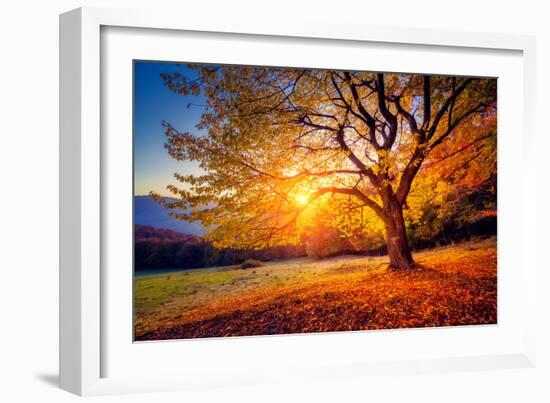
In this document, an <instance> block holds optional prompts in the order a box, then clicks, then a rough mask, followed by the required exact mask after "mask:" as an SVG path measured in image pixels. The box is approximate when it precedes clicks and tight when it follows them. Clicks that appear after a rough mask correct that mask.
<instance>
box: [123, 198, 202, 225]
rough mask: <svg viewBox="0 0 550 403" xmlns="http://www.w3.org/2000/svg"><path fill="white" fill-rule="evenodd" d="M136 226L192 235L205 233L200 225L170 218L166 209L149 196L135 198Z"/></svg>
mask: <svg viewBox="0 0 550 403" xmlns="http://www.w3.org/2000/svg"><path fill="white" fill-rule="evenodd" d="M134 224H140V225H151V226H153V227H155V228H165V229H170V230H173V231H177V232H182V233H185V234H191V235H202V234H203V233H204V228H203V227H202V226H201V225H200V224H199V223H196V222H193V223H190V222H186V221H180V220H176V219H175V218H173V217H170V216H169V215H168V212H167V211H166V209H165V208H164V207H163V206H162V205H160V204H159V203H157V202H156V201H155V200H153V199H152V198H151V197H149V196H135V197H134Z"/></svg>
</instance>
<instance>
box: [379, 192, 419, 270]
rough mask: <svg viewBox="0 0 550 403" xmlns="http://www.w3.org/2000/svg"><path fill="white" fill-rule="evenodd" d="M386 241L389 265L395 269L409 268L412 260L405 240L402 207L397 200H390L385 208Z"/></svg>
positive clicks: (405, 233)
mask: <svg viewBox="0 0 550 403" xmlns="http://www.w3.org/2000/svg"><path fill="white" fill-rule="evenodd" d="M384 222H385V225H386V243H387V245H388V255H389V257H390V267H392V268H395V269H410V268H412V266H413V264H414V262H413V258H412V254H411V249H410V247H409V243H408V241H407V232H406V228H405V220H404V219H403V207H402V206H400V205H399V204H398V203H397V202H395V201H392V202H390V204H389V206H388V208H387V218H386V219H385V220H384Z"/></svg>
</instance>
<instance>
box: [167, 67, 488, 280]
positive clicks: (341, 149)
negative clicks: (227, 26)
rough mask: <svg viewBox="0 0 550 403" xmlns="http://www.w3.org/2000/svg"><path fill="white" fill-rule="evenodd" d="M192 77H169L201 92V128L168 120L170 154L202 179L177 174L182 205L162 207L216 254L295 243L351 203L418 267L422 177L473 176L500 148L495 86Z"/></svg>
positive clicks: (298, 74)
mask: <svg viewBox="0 0 550 403" xmlns="http://www.w3.org/2000/svg"><path fill="white" fill-rule="evenodd" d="M190 67H191V68H192V69H193V70H194V72H195V74H196V75H195V76H193V77H190V76H188V75H184V74H180V73H174V74H165V75H163V76H162V77H163V79H164V81H165V84H166V85H167V87H168V88H169V89H171V90H173V91H175V92H177V93H180V94H188V93H193V94H198V93H201V92H202V94H204V96H205V98H206V100H207V105H206V109H205V112H204V113H203V115H202V120H201V123H200V124H199V126H198V128H199V129H202V130H200V131H197V133H189V132H180V131H178V130H177V128H175V127H173V126H172V125H171V124H170V123H169V122H164V127H165V130H166V135H167V143H166V148H167V151H168V152H169V153H170V155H171V156H172V157H174V158H176V159H178V160H183V159H190V160H195V161H198V162H199V164H200V167H201V168H202V170H203V172H204V174H203V175H199V176H197V175H179V174H176V178H177V179H178V180H179V182H181V186H177V187H176V186H169V190H170V191H171V192H172V193H173V194H174V195H175V196H177V197H178V198H177V201H175V202H174V201H173V200H169V201H166V200H165V201H164V203H165V205H166V207H167V208H169V209H171V210H172V213H173V215H174V216H176V217H177V218H180V219H184V220H198V221H200V222H202V223H203V225H205V227H206V228H207V237H208V238H209V239H211V240H213V241H214V242H215V245H217V246H230V247H241V248H243V247H245V248H261V247H266V246H273V245H280V244H292V243H298V242H299V241H300V236H301V232H303V231H304V229H305V228H310V227H311V226H315V220H316V219H318V215H316V214H314V213H315V212H319V211H322V210H323V209H324V210H325V211H326V210H327V208H329V207H330V209H331V210H330V214H331V215H332V216H338V215H339V214H340V215H343V214H349V209H345V208H343V207H342V208H340V207H339V206H343V205H344V204H346V203H347V204H346V205H347V206H349V205H350V203H353V205H354V206H357V207H360V208H361V209H362V208H367V209H370V212H371V213H372V214H371V215H372V216H373V217H376V219H378V220H379V222H380V223H382V224H383V227H384V230H385V239H386V243H387V249H388V254H389V258H390V265H391V266H392V267H395V268H401V269H407V268H411V267H413V264H414V262H413V259H412V255H411V250H410V247H409V244H408V241H407V232H406V225H405V220H404V214H403V211H404V208H405V209H406V208H409V207H408V205H407V197H408V195H409V193H410V192H411V188H412V187H413V186H414V181H415V177H417V176H422V175H418V173H419V171H421V170H422V171H423V176H424V177H429V175H430V170H431V169H435V168H434V166H436V165H437V164H439V163H441V164H448V170H451V169H452V170H456V169H459V168H460V169H462V170H467V169H468V167H469V166H470V164H471V163H472V161H473V160H475V159H476V158H477V159H478V160H479V159H480V158H484V153H483V152H482V151H481V150H482V149H483V147H485V148H487V147H490V148H491V150H492V152H493V154H494V150H495V149H496V141H495V139H496V80H495V79H483V78H469V77H445V76H428V75H417V74H393V73H370V72H354V71H327V70H311V69H287V68H265V67H249V66H211V65H191V66H190ZM204 133H207V135H205V134H204ZM462 156H463V157H462ZM493 162H494V161H493ZM479 163H481V164H483V163H484V161H483V160H482V161H480V162H479ZM441 164H440V165H439V167H441ZM453 164H454V165H453ZM439 172H441V170H440V171H439ZM460 177H461V179H460V178H459V180H465V179H464V178H467V177H468V175H460ZM440 180H444V179H442V177H439V176H438V179H437V181H440ZM459 180H458V181H459ZM437 181H436V182H437ZM456 183H458V182H456ZM340 218H341V217H340ZM340 221H342V220H340ZM344 221H345V220H344Z"/></svg>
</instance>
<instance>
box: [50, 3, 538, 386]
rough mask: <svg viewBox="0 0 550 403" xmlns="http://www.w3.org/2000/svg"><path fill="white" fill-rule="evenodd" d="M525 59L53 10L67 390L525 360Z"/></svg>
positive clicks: (289, 28) (518, 43)
mask: <svg viewBox="0 0 550 403" xmlns="http://www.w3.org/2000/svg"><path fill="white" fill-rule="evenodd" d="M232 24H236V25H232ZM533 52H534V44H533V39H532V38H530V37H524V36H509V35H498V34H473V33H463V32H444V31H443V32H437V33H434V32H431V31H419V30H410V29H404V28H400V29H392V30H389V29H383V28H372V27H368V26H361V25H353V24H346V25H339V24H333V25H331V26H330V29H329V28H327V26H326V24H320V23H318V22H315V21H309V22H306V23H302V24H293V23H292V22H290V21H289V22H287V23H284V24H282V25H281V24H277V25H275V24H271V23H267V24H266V23H265V21H262V22H258V21H256V22H252V21H250V20H246V21H240V22H239V23H237V22H235V21H231V22H229V21H225V20H216V19H212V20H208V21H206V20H204V21H203V20H201V19H200V18H198V19H196V20H195V21H194V22H190V23H186V24H182V23H181V22H179V20H178V19H177V18H175V17H174V16H170V15H166V14H157V13H154V12H149V11H148V12H144V11H135V10H134V11H129V10H124V11H122V10H105V9H79V10H75V11H72V12H69V13H67V14H64V15H62V16H61V63H60V65H61V73H60V80H61V91H60V94H61V150H60V153H61V195H60V197H61V224H60V228H61V231H60V232H61V267H60V276H61V283H60V289H61V295H60V316H61V325H60V334H61V336H60V337H61V340H60V344H61V359H60V373H61V376H60V380H61V385H62V387H63V388H65V389H67V390H70V391H72V392H74V393H78V394H105V393H121V392H136V391H154V390H165V389H177V388H190V387H214V386H224V385H249V384H257V383H265V382H271V381H273V380H274V379H277V380H279V381H281V380H282V381H289V380H291V379H293V377H297V376H298V377H300V379H334V378H335V377H336V378H339V377H346V374H350V373H352V372H353V373H354V374H355V376H357V374H362V375H365V376H367V375H369V374H370V373H380V372H385V373H388V374H398V373H405V374H407V373H417V372H418V371H431V372H436V371H441V370H456V369H461V370H469V369H471V370H473V369H481V368H503V367H521V366H530V365H532V362H533V359H534V346H533V337H534V334H533V323H532V321H531V318H530V317H529V315H528V314H526V312H532V311H533V309H531V307H532V306H533V304H534V281H535V280H534V279H535V270H536V266H535V262H534V260H533V259H534V258H533V256H534V253H531V252H532V251H531V250H532V248H534V243H533V242H529V240H528V239H529V238H528V236H527V234H530V233H532V229H533V228H534V226H535V219H534V210H533V209H532V205H533V203H534V201H533V200H532V199H531V198H530V197H529V193H528V192H518V191H517V188H518V186H520V187H523V188H525V189H528V188H529V186H532V185H533V181H535V178H534V176H525V175H521V173H520V172H518V171H517V170H516V169H514V167H515V166H516V165H517V163H518V160H520V161H524V160H528V159H529V158H530V155H531V153H532V147H533V143H532V141H530V138H531V137H530V136H531V135H530V133H531V130H532V128H531V127H530V125H531V124H532V114H533V112H532V108H530V107H529V105H530V103H531V102H532V101H531V96H532V94H533V91H534V90H533V89H534V72H533V69H534V64H533V57H534V55H533ZM518 206H521V208H518ZM252 336H254V337H252ZM321 352H322V353H321ZM282 373H284V375H283V374H282Z"/></svg>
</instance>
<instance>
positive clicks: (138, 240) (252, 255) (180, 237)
mask: <svg viewBox="0 0 550 403" xmlns="http://www.w3.org/2000/svg"><path fill="white" fill-rule="evenodd" d="M134 241H135V243H134V249H135V255H134V265H135V269H136V270H151V269H168V268H170V269H175V268H181V269H191V268H198V267H209V266H227V265H233V264H239V263H241V262H243V261H245V260H247V259H257V260H275V259H289V258H295V257H300V256H305V254H306V252H305V248H304V247H303V246H277V247H273V248H266V249H262V250H239V249H216V248H214V246H212V244H211V243H210V242H207V241H205V240H204V239H202V238H201V237H198V236H194V235H188V234H182V233H179V232H175V231H172V230H168V229H162V228H154V227H152V226H150V225H139V224H136V225H135V237H134Z"/></svg>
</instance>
